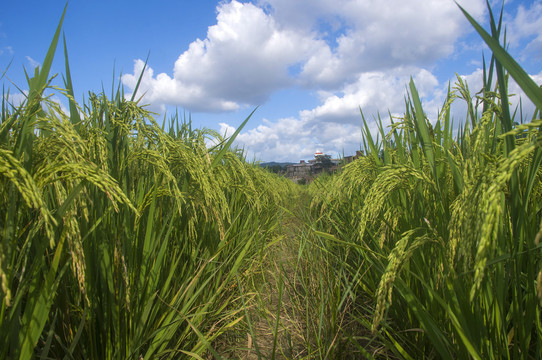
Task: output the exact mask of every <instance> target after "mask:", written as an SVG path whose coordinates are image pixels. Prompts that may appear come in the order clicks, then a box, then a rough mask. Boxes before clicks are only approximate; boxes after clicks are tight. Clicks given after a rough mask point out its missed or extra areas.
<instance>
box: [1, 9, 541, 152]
mask: <svg viewBox="0 0 542 360" xmlns="http://www.w3.org/2000/svg"><path fill="white" fill-rule="evenodd" d="M458 2H459V3H460V4H462V5H463V6H464V7H466V8H467V10H468V11H469V12H470V13H471V14H472V15H473V16H474V17H475V18H476V19H478V20H479V21H480V22H481V23H482V24H487V17H488V15H487V9H486V6H485V1H484V0H468V1H467V0H463V1H458ZM64 5H65V2H64V1H57V0H50V1H38V0H32V1H30V0H19V1H6V2H5V3H4V4H3V6H2V10H3V11H2V12H1V13H0V71H1V72H4V71H5V70H6V68H7V66H8V64H9V63H10V62H11V66H10V67H9V69H8V70H7V72H6V75H5V76H4V78H2V79H1V81H2V83H3V85H4V86H5V87H9V88H10V93H11V94H15V93H17V90H16V88H15V86H14V85H13V84H12V83H11V82H13V83H14V84H16V85H17V86H18V87H19V88H21V89H22V90H23V91H24V90H25V89H26V88H27V87H26V83H25V78H24V72H23V67H24V68H26V69H27V71H28V70H31V69H32V68H33V67H34V66H35V65H36V64H39V63H40V62H41V61H43V58H44V57H45V53H46V51H47V48H48V46H49V44H50V41H51V39H52V36H53V33H54V31H55V28H56V26H57V24H58V20H59V18H60V15H61V12H62V10H63V8H64ZM492 5H493V7H494V9H495V11H498V10H499V9H500V6H501V2H500V1H498V2H497V1H493V2H492ZM504 19H505V24H506V27H507V34H508V40H510V52H511V53H512V55H513V56H515V58H516V59H517V60H518V61H519V62H520V64H521V65H522V66H523V67H524V68H525V69H526V70H527V71H528V72H529V74H531V75H532V76H533V78H534V79H535V81H537V83H539V84H540V83H542V66H541V65H542V1H541V0H533V1H519V0H508V1H505V17H504ZM63 31H64V33H65V36H66V41H67V44H68V52H69V59H70V67H71V71H72V79H73V82H74V90H75V96H76V98H77V99H78V100H82V99H83V97H84V96H86V95H87V93H88V91H94V92H100V91H101V89H102V86H103V87H104V88H105V89H106V91H107V93H108V94H109V92H110V89H111V84H112V81H113V68H114V67H115V71H116V74H117V75H116V76H117V78H116V79H115V81H119V79H118V76H119V75H120V73H121V72H122V74H124V75H123V77H122V79H121V80H120V81H121V82H122V84H123V85H124V88H125V91H126V92H127V93H130V92H131V91H132V89H133V86H134V83H135V79H136V78H137V76H138V75H139V73H140V70H141V68H142V61H144V59H145V58H146V57H147V54H149V53H150V57H149V62H148V70H147V71H146V73H145V75H144V81H143V83H142V86H141V90H142V91H144V92H145V94H146V95H145V97H144V98H143V100H142V101H143V102H144V103H147V104H149V106H150V109H152V110H153V111H156V112H158V113H160V114H164V113H166V112H167V113H171V112H172V111H175V109H176V108H177V109H179V111H181V112H182V111H186V112H187V113H191V115H192V119H193V123H194V125H195V126H198V127H208V128H213V129H216V130H219V131H221V132H223V133H224V132H225V133H227V134H231V133H232V132H233V131H234V129H235V127H236V126H238V125H239V124H240V123H241V122H242V120H244V118H245V117H246V116H247V115H248V114H249V113H250V112H251V111H252V110H253V109H254V108H255V107H256V106H259V108H258V110H257V111H256V113H255V115H254V116H253V118H252V119H251V120H250V122H249V123H248V124H247V126H246V127H245V129H244V130H243V131H242V132H241V134H240V136H239V137H238V141H237V144H238V145H239V146H243V147H245V149H247V151H248V154H249V158H251V159H252V158H256V159H260V160H262V161H270V160H277V161H296V162H297V161H299V160H300V159H309V158H311V157H312V156H313V154H314V152H315V151H316V150H321V151H324V152H326V153H329V154H332V155H333V156H337V155H339V154H342V153H344V154H346V155H348V154H351V153H353V152H354V151H355V150H356V149H359V148H360V144H361V132H360V129H361V127H360V124H361V117H360V115H359V107H360V106H361V108H362V109H363V111H364V113H365V115H366V117H367V118H368V119H369V120H371V119H373V118H374V116H376V114H377V112H378V111H379V112H380V113H381V114H387V113H388V110H389V111H390V112H391V113H392V114H394V115H397V116H400V115H401V113H402V111H403V107H404V100H403V99H404V95H405V88H406V85H407V82H408V80H409V78H410V76H412V77H413V78H414V80H415V82H416V85H417V87H418V90H419V91H420V93H421V95H422V97H423V102H424V108H425V110H426V113H427V114H428V116H429V117H430V118H431V119H432V120H435V119H436V115H437V110H438V108H439V106H440V105H441V104H442V99H443V96H444V93H445V89H446V88H447V85H448V82H449V81H450V80H452V81H453V80H454V78H455V74H456V73H457V74H459V75H461V76H463V77H464V78H465V79H467V80H468V82H469V85H470V87H471V89H472V90H473V93H474V92H476V91H477V90H478V89H479V88H480V86H481V77H480V72H481V71H480V68H481V60H482V52H484V53H485V54H486V56H489V52H488V50H487V48H485V47H484V45H483V44H482V41H481V40H480V38H479V37H478V35H477V34H475V33H474V32H473V30H472V28H471V27H470V25H469V24H468V23H467V22H466V20H465V18H464V16H463V15H462V14H461V12H460V11H459V9H458V8H457V6H456V5H455V3H454V2H453V1H452V0H386V1H379V0H295V1H294V0H253V1H244V2H240V1H220V2H219V1H207V0H203V1H188V0H176V1H174V0H167V1H166V0H164V1H156V2H148V1H120V0H117V1H103V0H97V1H80V0H72V1H71V2H70V3H69V5H68V10H67V14H66V18H65V22H64V27H63ZM63 60H64V58H63V54H62V49H61V47H59V49H58V50H57V57H56V59H55V62H54V64H53V69H52V73H58V74H62V73H63V70H64V69H63V66H64V65H63ZM59 78H60V77H59ZM56 84H57V85H61V82H60V81H56ZM512 90H517V89H512ZM515 92H517V93H519V91H515ZM16 98H17V95H14V96H13V99H16ZM61 101H62V100H61ZM527 108H528V105H527ZM462 113H463V110H462V109H461V106H460V105H459V106H457V108H456V113H455V117H456V118H457V119H458V121H460V120H461V116H462ZM159 119H161V116H160V117H159Z"/></svg>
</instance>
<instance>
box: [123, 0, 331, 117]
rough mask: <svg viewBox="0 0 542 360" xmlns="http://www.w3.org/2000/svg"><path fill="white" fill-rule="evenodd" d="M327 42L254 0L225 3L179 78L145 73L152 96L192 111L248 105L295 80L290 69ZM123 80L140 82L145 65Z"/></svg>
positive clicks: (183, 61)
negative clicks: (287, 25)
mask: <svg viewBox="0 0 542 360" xmlns="http://www.w3.org/2000/svg"><path fill="white" fill-rule="evenodd" d="M323 45H325V44H324V43H323V42H322V41H319V40H315V39H312V38H311V37H307V36H306V35H305V34H302V33H299V32H294V31H291V30H287V29H283V28H282V27H281V26H280V25H279V24H277V23H276V22H275V20H274V19H273V17H271V16H269V15H267V14H266V13H265V12H264V11H263V10H262V9H261V8H259V7H256V6H255V5H252V4H250V3H245V4H243V3H240V2H237V1H232V2H230V3H227V4H222V5H219V7H218V16H217V24H216V25H213V26H211V27H209V29H208V32H207V38H206V39H204V40H200V39H197V40H196V41H194V42H192V43H191V44H190V46H189V48H188V50H186V51H185V52H184V53H182V54H181V55H180V56H179V58H178V59H177V61H176V62H175V66H174V71H173V77H170V76H169V75H167V74H165V73H161V74H158V75H157V76H156V77H154V73H153V71H152V69H149V70H148V72H147V73H146V74H145V76H144V81H143V82H142V84H141V90H142V91H143V92H145V91H146V92H147V97H146V100H147V101H150V102H159V103H162V104H172V105H182V106H184V107H187V108H189V109H191V110H195V111H198V110H200V111H201V110H207V111H229V110H234V109H237V108H238V107H239V106H241V105H243V104H260V103H263V102H264V101H265V100H266V99H267V98H268V97H269V95H270V94H271V93H273V92H274V91H276V90H278V89H281V88H285V87H289V86H291V85H292V79H291V78H290V77H289V76H288V73H289V68H290V67H291V66H294V65H295V64H297V63H298V62H300V61H302V60H303V59H304V58H305V57H306V56H307V55H306V54H307V53H310V52H313V51H314V50H315V49H316V48H318V47H320V46H323ZM142 64H143V63H142V61H141V60H137V61H136V63H135V66H134V75H125V76H124V77H123V82H124V84H125V85H127V86H128V87H130V88H132V89H133V87H135V84H136V82H137V74H138V73H139V72H140V69H141V68H142Z"/></svg>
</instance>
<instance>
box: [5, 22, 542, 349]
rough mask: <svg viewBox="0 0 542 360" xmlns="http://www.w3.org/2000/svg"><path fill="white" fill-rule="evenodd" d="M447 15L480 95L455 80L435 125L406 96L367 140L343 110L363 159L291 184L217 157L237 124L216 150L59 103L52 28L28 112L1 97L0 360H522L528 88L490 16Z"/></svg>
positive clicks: (528, 220)
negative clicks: (520, 105)
mask: <svg viewBox="0 0 542 360" xmlns="http://www.w3.org/2000/svg"><path fill="white" fill-rule="evenodd" d="M465 16H467V18H468V19H469V21H470V22H471V23H472V25H473V27H474V28H475V29H476V30H477V31H478V32H479V33H480V36H481V37H482V38H483V39H484V41H485V42H486V43H487V45H488V46H489V47H490V48H491V50H492V52H493V55H492V57H491V59H488V61H487V63H486V61H485V60H484V79H483V80H484V81H483V83H484V87H483V89H481V91H480V92H478V90H480V89H475V91H476V92H475V93H473V92H472V89H469V87H468V84H466V83H465V82H464V81H463V80H462V79H461V78H460V77H458V79H457V82H456V83H455V84H454V85H453V86H451V87H450V89H449V93H448V96H447V98H446V101H445V102H444V104H443V105H442V108H441V111H440V112H439V115H438V117H437V118H435V119H431V118H428V117H427V115H426V114H425V112H424V109H423V106H422V102H421V100H420V98H419V95H418V92H417V89H416V85H415V84H414V82H413V81H411V82H410V84H409V95H408V97H407V99H406V102H405V110H404V115H403V116H402V117H400V118H391V119H389V123H390V124H391V125H390V126H389V127H388V128H385V126H384V124H385V121H383V120H382V119H375V121H377V124H378V128H379V134H378V137H376V136H375V134H371V132H370V131H369V122H368V121H367V120H366V119H365V118H364V116H363V113H362V114H361V121H362V131H363V133H364V144H362V147H363V148H364V149H365V150H366V151H365V153H366V156H364V157H361V158H359V159H357V160H356V161H354V162H352V163H350V164H348V165H346V166H345V167H344V168H343V170H342V171H341V172H340V173H337V174H334V175H327V174H324V175H322V176H321V177H319V178H318V179H317V180H316V181H314V182H312V183H311V184H310V185H308V186H303V185H297V184H294V183H293V182H291V181H290V180H288V179H285V178H282V177H279V176H277V175H275V174H272V173H270V172H267V171H265V170H263V169H260V168H259V167H258V166H257V164H252V163H249V162H247V161H246V159H245V157H244V154H243V152H242V151H241V150H238V149H236V148H235V147H234V146H233V142H234V140H235V137H236V136H237V134H238V133H239V132H240V131H241V129H242V127H243V126H244V124H246V123H247V122H248V121H250V116H249V117H248V118H247V119H246V120H245V121H244V122H243V124H242V126H240V127H239V128H238V129H237V132H236V133H234V134H233V136H231V137H230V138H223V137H222V136H221V135H220V134H218V133H217V132H215V131H213V130H210V129H193V128H192V126H191V123H190V121H187V120H186V119H184V118H181V117H180V116H179V115H177V114H175V115H173V116H171V117H170V118H164V119H163V120H162V121H160V123H159V122H157V121H156V119H155V118H154V115H153V114H152V113H150V112H149V111H147V110H146V109H145V107H144V106H142V104H141V103H140V99H138V98H137V97H136V93H137V89H136V91H135V92H134V95H133V96H132V97H131V98H126V97H125V94H124V93H123V89H122V87H121V86H120V85H118V86H113V87H112V88H113V90H112V92H111V94H105V93H98V94H95V93H91V94H89V96H88V97H87V100H86V101H84V102H83V103H78V102H76V100H75V98H74V93H73V85H72V83H71V77H70V70H69V61H68V49H67V47H66V44H65V43H64V44H63V45H64V46H63V49H64V60H65V74H64V79H65V82H64V85H65V86H64V87H63V88H62V89H60V88H52V87H51V86H50V79H51V77H52V74H50V68H51V64H52V61H53V58H54V56H55V53H56V52H57V47H58V45H59V44H58V43H59V42H60V31H61V26H62V20H61V22H60V24H59V26H58V29H57V31H56V33H55V35H54V38H53V41H52V43H51V45H50V49H49V51H48V53H47V54H46V56H45V59H44V61H43V62H42V64H43V66H42V67H41V69H36V71H35V73H34V74H29V75H28V88H29V92H28V95H27V96H26V100H25V101H24V102H23V103H22V104H20V105H14V104H12V103H11V102H10V101H9V93H7V92H6V93H4V94H3V97H2V109H1V111H2V112H1V122H0V216H1V220H0V232H1V243H0V246H1V248H0V284H1V287H0V301H1V302H0V358H2V359H4V358H5V359H34V358H39V359H56V358H69V359H110V358H114V359H155V358H159V359H166V358H167V359H184V358H195V359H207V358H217V359H220V358H243V359H252V358H254V359H256V358H270V359H278V358H303V359H348V358H352V359H358V358H369V359H372V358H388V359H390V358H391V359H395V358H397V359H403V358H404V359H421V358H429V359H433V358H434V359H440V358H443V359H463V358H465V359H466V358H473V359H493V358H498V359H501V358H505V359H518V358H519V359H539V358H540V357H541V354H542V317H541V309H542V244H541V243H540V242H541V241H540V240H541V238H542V212H541V211H542V171H541V170H540V163H541V161H542V142H541V139H540V131H542V130H541V129H542V120H540V109H541V108H542V89H541V88H540V87H539V85H537V84H535V83H534V82H533V81H532V80H531V78H530V77H529V76H528V75H527V74H526V73H525V72H524V71H523V70H522V68H521V66H520V65H519V64H518V63H517V62H516V61H515V60H514V59H512V58H511V57H510V56H509V55H508V54H507V53H506V51H505V50H504V49H503V48H502V47H501V45H499V38H500V32H501V23H502V14H501V17H500V18H498V19H495V18H494V17H493V14H491V22H490V24H491V30H490V33H487V32H485V30H483V29H482V28H481V27H480V26H479V25H478V24H477V23H476V22H475V21H474V20H473V19H472V18H470V16H469V15H468V14H467V13H465ZM57 56H58V54H57ZM510 78H513V79H514V80H515V81H516V82H517V83H518V85H519V86H520V87H521V88H522V89H523V91H524V92H525V94H526V95H527V96H528V97H529V99H530V101H532V102H533V103H534V104H535V106H536V107H537V110H536V112H535V113H534V114H532V116H530V117H529V118H524V117H523V114H522V111H521V109H513V108H510V106H509V95H508V93H507V88H508V86H507V84H508V82H509V81H510ZM51 91H55V92H56V94H58V95H59V96H63V97H64V98H65V99H66V102H67V103H68V104H69V112H66V111H63V109H62V108H61V107H60V105H59V104H58V103H56V102H54V101H52V100H51V98H50V96H48V95H47V94H49V93H50V92H51ZM454 102H465V103H466V104H467V109H468V113H467V115H466V116H465V115H464V114H452V113H451V106H452V103H454ZM209 144H212V145H209Z"/></svg>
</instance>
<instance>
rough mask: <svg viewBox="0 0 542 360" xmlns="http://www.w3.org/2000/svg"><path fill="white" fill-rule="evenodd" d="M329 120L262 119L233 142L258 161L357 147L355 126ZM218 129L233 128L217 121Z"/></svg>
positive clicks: (339, 152)
mask: <svg viewBox="0 0 542 360" xmlns="http://www.w3.org/2000/svg"><path fill="white" fill-rule="evenodd" d="M336 125H337V124H333V123H320V122H315V121H308V120H307V119H298V118H295V117H289V118H283V119H279V120H277V121H273V122H271V121H265V122H264V124H261V125H259V126H258V127H256V128H254V129H251V130H248V131H245V132H241V133H240V134H239V135H238V137H237V139H236V142H237V143H239V144H243V146H244V147H245V149H246V150H247V153H248V156H249V158H251V157H255V158H256V159H258V160H262V161H271V160H274V161H292V160H300V159H310V158H312V157H313V156H314V152H315V149H322V150H323V151H325V152H326V153H329V154H332V155H334V156H339V155H342V153H343V151H344V153H345V154H350V153H353V152H355V150H359V148H360V144H361V131H360V128H359V126H354V125H346V126H345V125H342V126H336ZM220 126H221V129H220V131H221V132H222V133H223V134H224V133H226V134H230V135H231V134H232V133H233V132H234V131H235V128H233V127H232V126H230V125H228V124H225V123H221V124H220Z"/></svg>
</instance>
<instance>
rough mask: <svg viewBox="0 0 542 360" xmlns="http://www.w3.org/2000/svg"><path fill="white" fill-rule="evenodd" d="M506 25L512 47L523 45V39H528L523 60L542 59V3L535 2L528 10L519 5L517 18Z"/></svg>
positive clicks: (523, 52)
mask: <svg viewBox="0 0 542 360" xmlns="http://www.w3.org/2000/svg"><path fill="white" fill-rule="evenodd" d="M506 23H507V27H508V29H509V31H508V32H507V36H508V38H507V41H509V42H510V44H511V46H513V47H517V46H519V45H520V44H522V41H521V39H527V43H526V45H522V46H523V50H522V52H521V54H522V56H523V58H526V57H535V58H536V59H537V60H540V59H542V1H535V2H533V3H531V4H530V6H529V7H528V8H526V7H525V6H524V5H523V4H521V5H519V7H518V9H517V12H516V14H515V16H513V17H512V16H510V17H509V18H508V19H507V21H506Z"/></svg>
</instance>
